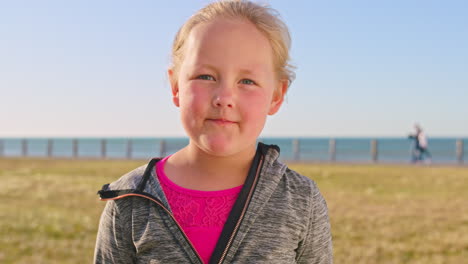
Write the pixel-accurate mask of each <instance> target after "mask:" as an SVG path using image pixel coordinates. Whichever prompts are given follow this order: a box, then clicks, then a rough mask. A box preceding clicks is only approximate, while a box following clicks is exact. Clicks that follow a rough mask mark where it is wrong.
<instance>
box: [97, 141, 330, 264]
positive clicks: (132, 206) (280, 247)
mask: <svg viewBox="0 0 468 264" xmlns="http://www.w3.org/2000/svg"><path fill="white" fill-rule="evenodd" d="M278 156H279V148H278V147H277V146H270V145H264V144H262V143H259V145H258V148H257V153H256V155H255V158H254V161H253V163H252V166H251V168H250V171H249V175H248V176H247V179H246V181H245V183H244V186H243V188H242V190H241V192H240V193H239V197H238V198H237V200H236V202H235V204H234V206H233V208H232V210H231V213H230V214H229V217H228V219H227V221H226V224H225V225H224V228H223V231H222V233H221V236H220V238H219V240H218V243H217V245H216V247H215V250H214V253H213V255H212V257H211V260H210V264H211V263H333V256H332V241H331V233H330V222H329V218H328V209H327V205H326V202H325V200H324V199H323V197H322V195H321V194H320V192H319V190H318V188H317V185H316V184H315V183H314V182H313V181H312V180H310V179H308V178H306V177H304V176H302V175H299V174H298V173H296V172H294V171H292V170H290V169H288V168H287V166H286V165H284V164H283V163H281V162H279V161H278V160H277V159H278ZM158 161H159V159H153V160H152V161H150V163H149V164H148V165H144V166H141V167H139V168H137V169H135V170H133V171H131V172H129V173H127V174H126V175H124V176H122V177H121V178H120V179H119V180H117V181H115V182H113V183H111V184H106V185H104V186H103V188H102V190H100V191H99V192H98V193H99V194H100V196H101V199H102V200H105V201H108V202H107V204H106V207H105V209H104V212H103V213H102V216H101V221H100V225H99V231H98V235H97V241H96V249H95V255H94V262H95V263H154V264H157V263H164V264H167V263H199V264H201V263H202V261H201V259H200V257H199V255H198V253H197V252H196V251H195V249H194V247H193V245H192V244H191V242H190V241H189V239H188V238H187V236H186V235H185V233H184V232H183V230H182V228H181V227H180V225H179V224H178V223H177V221H176V220H175V218H174V216H173V215H172V212H171V209H170V206H169V204H168V202H167V199H166V196H165V195H164V192H163V190H162V188H161V186H160V184H159V181H158V178H157V177H156V175H155V170H154V165H155V164H156V162H158Z"/></svg>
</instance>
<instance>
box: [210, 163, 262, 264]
mask: <svg viewBox="0 0 468 264" xmlns="http://www.w3.org/2000/svg"><path fill="white" fill-rule="evenodd" d="M262 166H263V156H261V157H260V162H259V164H258V167H257V171H256V173H255V178H254V182H253V184H252V186H251V187H250V191H249V195H248V196H247V200H246V201H245V204H244V208H243V209H242V213H241V215H240V217H239V219H238V220H237V223H236V226H235V227H234V230H233V231H232V233H231V236H230V237H229V240H228V243H227V245H226V247H225V248H224V251H223V254H222V255H221V258H220V259H219V262H218V264H221V263H222V262H223V261H224V259H225V258H226V255H227V252H228V250H229V248H230V247H231V244H232V241H233V240H234V236H235V234H236V233H237V230H238V229H239V227H240V224H241V222H242V219H244V215H245V212H246V211H247V207H248V205H249V203H250V200H251V199H252V193H253V190H254V188H255V185H256V184H257V180H258V175H259V173H260V169H261V168H262Z"/></svg>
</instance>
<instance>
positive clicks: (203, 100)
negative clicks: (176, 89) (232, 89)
mask: <svg viewBox="0 0 468 264" xmlns="http://www.w3.org/2000/svg"><path fill="white" fill-rule="evenodd" d="M208 103H209V98H208V95H207V94H206V93H204V92H203V90H202V89H201V87H197V86H193V87H188V88H187V89H184V90H182V91H181V93H180V111H181V115H182V118H183V120H184V121H185V122H189V123H192V122H195V120H194V119H195V117H196V116H199V115H201V114H203V113H204V112H205V109H206V108H207V105H208Z"/></svg>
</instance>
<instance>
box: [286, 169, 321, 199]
mask: <svg viewBox="0 0 468 264" xmlns="http://www.w3.org/2000/svg"><path fill="white" fill-rule="evenodd" d="M283 181H286V182H287V183H288V187H289V188H290V189H291V190H293V191H299V192H300V193H301V194H303V195H307V196H310V195H314V194H316V193H317V192H319V188H318V186H317V183H316V182H315V181H314V180H312V179H311V178H309V177H306V176H304V175H302V174H300V173H299V172H297V171H295V170H292V169H290V168H289V167H286V170H285V172H284V175H283Z"/></svg>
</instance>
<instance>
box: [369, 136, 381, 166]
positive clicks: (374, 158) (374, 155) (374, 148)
mask: <svg viewBox="0 0 468 264" xmlns="http://www.w3.org/2000/svg"><path fill="white" fill-rule="evenodd" d="M378 146H379V144H378V142H377V140H376V139H372V140H371V156H372V161H373V162H377V160H378V157H379V149H378Z"/></svg>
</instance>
